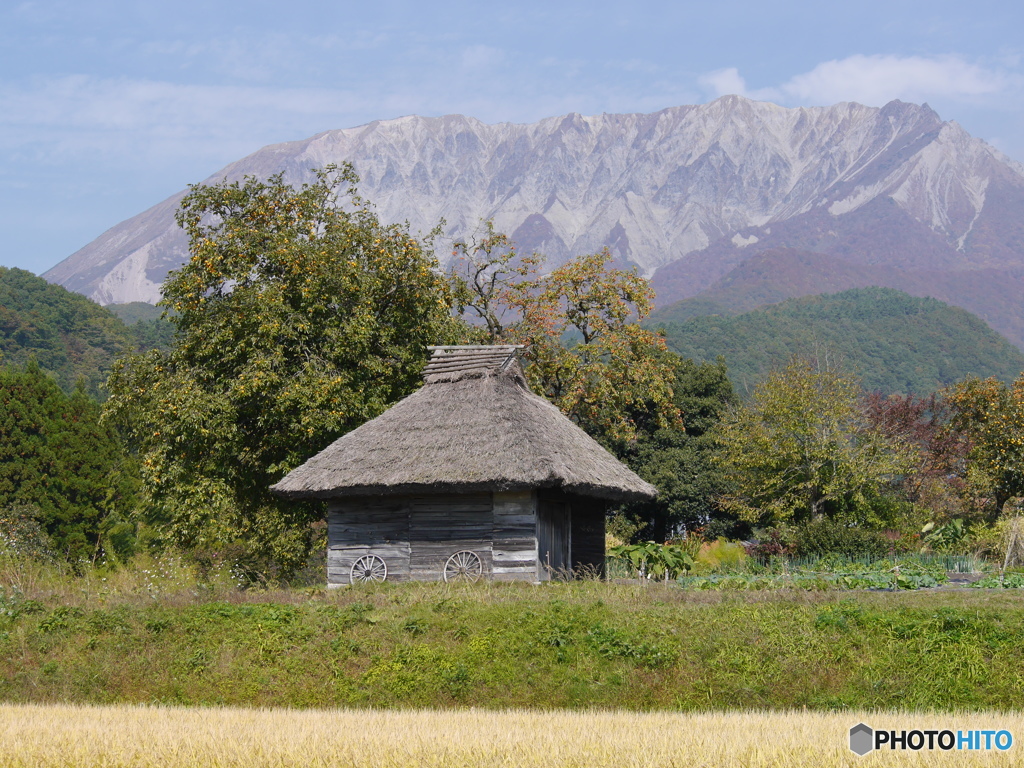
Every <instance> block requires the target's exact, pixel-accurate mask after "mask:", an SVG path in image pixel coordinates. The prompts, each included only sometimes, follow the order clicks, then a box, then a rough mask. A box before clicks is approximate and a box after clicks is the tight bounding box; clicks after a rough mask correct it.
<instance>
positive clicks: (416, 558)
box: [327, 490, 605, 586]
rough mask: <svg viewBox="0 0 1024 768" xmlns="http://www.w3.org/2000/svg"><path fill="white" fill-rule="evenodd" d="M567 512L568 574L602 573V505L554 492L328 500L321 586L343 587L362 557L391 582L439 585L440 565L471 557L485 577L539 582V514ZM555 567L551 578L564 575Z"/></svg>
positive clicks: (542, 574)
mask: <svg viewBox="0 0 1024 768" xmlns="http://www.w3.org/2000/svg"><path fill="white" fill-rule="evenodd" d="M540 504H544V505H546V508H550V509H562V510H563V514H564V511H565V510H567V511H568V515H569V520H568V521H566V523H565V524H564V525H563V526H561V527H562V528H564V530H563V535H564V536H565V537H566V539H567V540H568V551H569V553H570V561H571V568H572V570H573V571H576V570H578V569H579V570H581V571H583V572H591V573H592V572H594V571H595V570H596V571H597V572H599V573H601V574H603V573H604V531H605V502H604V501H602V500H600V499H592V498H590V497H586V496H574V495H570V494H565V493H561V492H559V491H547V490H545V491H540V492H538V491H507V492H495V493H493V494H491V493H480V494H431V495H427V494H422V495H418V496H394V497H387V496H383V497H382V496H375V497H358V498H349V499H335V500H332V501H331V503H330V505H329V507H328V513H327V583H328V584H329V585H332V586H335V585H341V584H348V583H349V575H350V572H351V569H352V564H353V563H354V562H355V561H356V560H358V559H359V558H360V557H362V556H363V555H368V554H373V555H377V556H378V557H381V558H383V560H384V561H385V563H387V566H388V580H389V581H405V580H409V579H414V580H417V581H437V580H439V579H441V578H442V571H443V569H444V564H445V561H447V559H448V557H449V556H450V555H452V554H454V553H455V552H458V551H460V550H467V549H468V550H471V551H473V552H476V553H477V555H479V556H480V559H481V560H482V561H483V565H484V573H485V576H486V577H487V578H493V579H496V580H501V581H508V580H520V579H522V580H528V581H544V580H546V579H548V578H551V577H552V575H553V574H552V573H551V572H550V571H549V570H548V569H546V568H545V567H544V565H543V564H542V563H541V558H540V555H539V552H538V544H537V509H538V505H540ZM567 570H568V569H566V568H561V569H559V570H558V572H557V573H555V574H554V575H556V576H557V575H558V574H562V575H564V574H565V572H566V571H567Z"/></svg>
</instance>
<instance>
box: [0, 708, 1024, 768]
mask: <svg viewBox="0 0 1024 768" xmlns="http://www.w3.org/2000/svg"><path fill="white" fill-rule="evenodd" d="M861 719H863V720H864V721H865V722H867V723H868V724H870V725H873V726H875V727H879V728H884V729H896V730H900V729H906V730H911V729H915V728H916V729H929V728H930V729H935V730H941V729H946V728H949V729H952V730H954V731H955V730H958V729H962V730H967V729H993V730H995V729H1004V728H1005V729H1007V730H1010V731H1011V732H1013V733H1014V734H1015V737H1016V738H1019V737H1020V729H1019V724H1020V718H1019V717H1018V716H1009V715H994V714H973V715H964V714H958V715H941V714H931V715H906V714H893V713H885V712H873V713H870V714H864V713H855V712H847V713H839V714H829V713H817V712H802V711H801V712H787V713H758V712H740V713H702V714H679V713H664V712H662V713H624V712H565V711H562V712H536V711H532V712H529V711H501V712H493V711H483V710H458V711H445V712H440V711H413V712H409V711H402V712H382V711H379V710H377V711H373V710H363V711H351V710H349V711H326V710H305V711H296V710H252V709H250V710H239V709H198V708H168V707H97V708H92V707H89V708H84V707H68V706H52V707H47V706H34V705H30V706H17V705H0V764H2V765H4V766H6V767H7V768H57V767H58V766H59V767H60V768H68V767H69V766H83V767H84V766H90V767H92V766H103V767H104V768H198V767H199V766H202V767H203V768H265V767H270V766H273V767H274V768H284V766H303V768H308V767H309V766H324V767H326V766H365V767H369V766H374V767H379V768H391V767H392V766H394V767H395V768H397V767H399V766H402V767H403V768H404V767H409V766H416V767H417V768H419V767H420V766H444V768H462V767H463V766H486V767H487V768H491V767H492V766H493V767H495V768H496V767H497V766H509V767H512V766H514V767H515V768H533V767H534V766H537V767H538V768H539V767H540V766H544V767H545V768H547V767H548V766H567V767H579V768H584V767H585V768H602V767H603V766H608V767H609V768H611V767H614V768H640V767H641V766H652V767H653V766H657V767H658V768H671V767H672V766H678V767H679V768H700V766H716V768H718V767H721V766H747V767H749V766H777V767H778V768H797V767H799V768H805V766H815V768H831V767H832V766H876V765H898V766H924V765H929V766H930V765H940V766H956V767H966V766H976V765H1007V764H1011V763H1012V762H1014V761H1015V760H1016V758H1017V752H1018V751H1019V750H1020V748H1021V747H1020V746H1019V745H1017V744H1014V746H1013V747H1011V748H1010V749H1009V750H1008V751H1007V752H1005V753H999V752H995V751H994V750H993V751H991V752H984V751H982V752H970V751H960V752H958V751H951V752H940V751H938V750H936V751H933V752H929V751H922V752H911V751H905V752H900V751H896V752H891V751H884V752H880V753H873V754H869V755H867V756H865V757H857V756H856V755H854V754H853V753H852V752H850V751H849V749H847V743H848V741H847V740H848V736H847V734H848V732H849V728H850V727H851V725H854V724H856V723H857V722H858V721H860V720H861Z"/></svg>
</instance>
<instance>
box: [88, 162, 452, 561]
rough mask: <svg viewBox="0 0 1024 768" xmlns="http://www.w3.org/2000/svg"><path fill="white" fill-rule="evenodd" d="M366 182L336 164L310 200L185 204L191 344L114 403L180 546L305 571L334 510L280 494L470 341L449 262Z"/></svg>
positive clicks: (141, 360)
mask: <svg viewBox="0 0 1024 768" xmlns="http://www.w3.org/2000/svg"><path fill="white" fill-rule="evenodd" d="M355 183H356V177H355V175H354V173H353V172H352V170H351V168H349V167H347V166H346V167H341V168H335V167H328V168H326V169H324V170H322V171H319V172H318V173H317V179H316V181H315V182H313V183H311V184H304V185H303V186H302V188H301V189H293V188H292V187H291V186H289V185H287V184H285V183H284V181H283V178H282V176H281V175H276V176H272V177H270V179H268V180H266V181H261V180H258V179H255V178H246V179H245V181H244V182H242V183H238V182H230V183H229V182H223V183H220V184H214V185H208V186H207V185H197V186H194V187H192V189H191V191H190V193H189V194H188V195H187V196H186V197H185V199H184V200H183V201H182V203H181V208H180V210H179V213H178V222H179V224H180V225H181V226H182V227H183V228H184V229H185V231H186V233H187V234H188V237H189V249H190V254H191V258H190V260H189V261H188V262H187V263H186V264H185V265H184V266H183V267H182V268H181V269H180V270H178V271H177V272H174V273H172V274H171V276H170V278H169V279H168V281H167V282H166V283H165V284H164V286H163V301H162V302H161V304H162V305H163V306H165V307H167V308H168V309H170V310H171V318H170V319H171V322H173V323H174V325H175V328H176V335H175V339H174V344H173V346H172V348H171V349H170V350H169V351H167V352H163V351H160V350H155V351H152V352H150V353H147V354H145V355H135V356H132V357H130V358H128V359H126V360H124V361H122V362H121V363H119V364H118V366H117V367H116V368H115V370H114V372H113V375H112V376H111V379H110V390H111V397H110V400H109V402H108V413H109V414H110V417H111V418H112V419H114V420H115V421H116V423H117V424H118V425H119V426H120V427H121V428H122V430H123V431H124V432H125V434H126V435H128V436H129V438H130V439H131V441H132V444H133V445H134V446H136V447H137V449H138V450H139V451H140V452H141V455H142V458H143V471H144V475H145V478H146V487H147V489H148V501H149V505H150V513H151V514H153V515H155V516H156V517H157V518H158V519H160V520H163V521H164V523H165V525H166V527H167V529H168V530H169V531H170V532H171V534H172V538H173V539H174V540H175V541H177V542H178V543H180V544H183V545H186V546H190V547H197V546H199V547H218V546H223V545H224V544H226V543H231V542H245V546H247V547H248V548H249V550H250V551H252V552H254V553H255V554H257V555H258V556H260V557H263V558H266V559H269V560H270V561H272V562H273V563H275V564H276V565H277V566H278V567H280V568H281V569H283V570H284V571H287V570H289V569H292V568H295V567H297V566H298V565H299V564H300V563H301V562H302V560H303V559H304V558H305V556H306V554H307V553H308V551H309V549H310V546H311V544H312V538H311V537H312V535H313V534H312V531H311V528H310V523H311V522H312V521H313V520H315V519H317V518H318V517H319V513H318V512H316V511H314V509H313V508H311V507H310V506H309V505H302V504H296V503H294V502H288V503H283V502H281V501H280V500H278V499H276V498H275V497H273V495H272V494H270V492H269V490H268V488H269V486H270V485H271V484H272V483H273V482H275V481H276V480H278V479H279V478H280V477H281V476H282V475H283V474H284V473H286V472H287V471H289V470H291V469H292V468H294V467H295V466H297V465H298V464H300V463H301V462H302V461H304V460H306V459H307V458H309V457H310V456H312V455H313V454H315V453H316V452H317V451H319V450H321V449H322V448H324V447H325V446H326V445H328V444H329V443H330V442H331V441H332V440H333V439H335V438H337V437H338V436H340V435H342V434H344V433H345V432H347V431H349V430H351V429H353V428H355V427H356V426H358V425H360V424H362V423H363V422H364V421H367V420H368V419H370V418H373V417H374V416H376V415H378V414H379V413H381V412H382V411H383V410H384V409H385V408H387V407H388V405H390V404H391V403H393V402H395V401H396V400H398V399H400V398H401V397H403V396H405V395H407V394H409V392H411V391H412V390H413V389H414V388H415V387H416V386H417V385H418V384H419V374H420V370H421V368H422V366H423V364H424V363H425V361H426V356H427V351H426V346H427V345H429V344H438V343H450V342H451V341H452V340H454V335H453V334H454V333H455V326H454V323H453V320H452V318H451V313H450V308H451V299H450V296H449V293H448V288H447V284H446V282H445V280H444V279H443V276H441V274H440V272H439V270H438V268H437V263H436V261H435V260H434V258H433V255H432V253H431V252H430V250H429V249H428V248H425V247H424V245H423V244H422V243H421V242H420V241H418V240H417V239H416V238H415V237H413V236H412V235H411V234H410V232H409V231H408V229H407V228H406V227H403V226H385V225H383V224H381V223H380V221H379V220H378V219H377V217H376V215H375V214H374V212H373V210H372V209H371V207H370V206H369V205H368V204H367V203H366V202H365V201H363V200H362V199H361V198H360V197H359V196H358V194H357V192H356V189H355Z"/></svg>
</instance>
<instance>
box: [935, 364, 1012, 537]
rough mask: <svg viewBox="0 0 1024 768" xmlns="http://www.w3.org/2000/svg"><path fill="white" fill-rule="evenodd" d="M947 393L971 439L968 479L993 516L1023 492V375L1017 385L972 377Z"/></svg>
mask: <svg viewBox="0 0 1024 768" xmlns="http://www.w3.org/2000/svg"><path fill="white" fill-rule="evenodd" d="M946 397H947V402H948V403H949V406H950V408H951V410H952V414H953V415H952V419H951V426H952V428H953V429H954V430H955V431H956V432H957V433H959V434H960V435H962V436H963V437H965V438H966V439H967V440H968V441H969V446H970V448H969V452H968V466H967V476H968V477H967V479H968V482H969V483H970V484H971V485H972V486H973V487H974V492H975V495H976V496H978V497H979V498H980V499H981V500H983V501H984V502H985V507H986V510H987V514H988V517H989V518H994V517H996V516H997V515H998V514H999V513H1000V511H1001V510H1002V508H1003V505H1004V504H1005V503H1006V502H1007V501H1008V500H1009V499H1010V498H1012V497H1014V496H1024V374H1022V375H1021V376H1020V377H1019V378H1018V379H1017V380H1016V381H1015V382H1013V384H1012V385H1007V384H1005V383H1004V382H1002V381H999V380H998V379H996V378H988V379H980V378H978V377H976V376H971V377H968V378H966V379H964V380H963V381H961V382H959V383H958V384H956V385H955V386H954V387H952V388H950V389H949V390H948V392H947V393H946Z"/></svg>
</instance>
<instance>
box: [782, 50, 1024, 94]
mask: <svg viewBox="0 0 1024 768" xmlns="http://www.w3.org/2000/svg"><path fill="white" fill-rule="evenodd" d="M1014 79H1015V78H1014V77H1013V76H1012V75H1009V74H1007V73H1006V72H1002V71H999V70H993V69H988V68H986V67H983V66H980V65H978V64H973V63H971V62H969V61H966V60H965V59H963V58H961V57H959V56H938V57H931V58H927V57H923V56H863V55H859V54H858V55H856V56H850V57H848V58H846V59H842V60H839V61H826V62H824V63H822V64H819V65H818V66H816V67H815V68H814V69H812V70H811V71H810V72H806V73H804V74H802V75H797V76H796V77H794V78H792V79H791V80H790V81H789V82H787V83H784V84H783V85H782V86H780V89H779V90H781V92H782V93H783V94H785V95H786V97H787V98H788V99H789V100H796V101H799V102H800V103H801V104H812V103H813V104H833V103H835V102H837V101H859V102H861V103H862V104H868V105H871V106H881V105H882V104H884V103H886V102H888V101H891V100H892V99H904V100H909V101H923V100H926V99H928V98H935V97H945V98H964V97H966V98H973V97H979V96H989V95H992V94H995V93H999V92H1000V91H1003V90H1006V89H1007V88H1008V87H1010V85H1011V83H1012V81H1013V80H1014Z"/></svg>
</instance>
